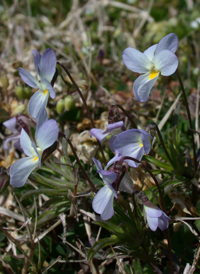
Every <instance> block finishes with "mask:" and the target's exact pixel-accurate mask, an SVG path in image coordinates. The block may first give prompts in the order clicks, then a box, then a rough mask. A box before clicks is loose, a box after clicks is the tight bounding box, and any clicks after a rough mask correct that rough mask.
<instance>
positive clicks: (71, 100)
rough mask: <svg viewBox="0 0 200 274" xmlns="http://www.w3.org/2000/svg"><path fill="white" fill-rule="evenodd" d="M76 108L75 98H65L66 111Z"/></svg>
mask: <svg viewBox="0 0 200 274" xmlns="http://www.w3.org/2000/svg"><path fill="white" fill-rule="evenodd" d="M72 106H74V98H73V97H72V96H71V95H68V96H67V97H65V109H66V110H70V109H71V108H72Z"/></svg>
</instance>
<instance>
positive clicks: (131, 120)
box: [114, 104, 137, 128]
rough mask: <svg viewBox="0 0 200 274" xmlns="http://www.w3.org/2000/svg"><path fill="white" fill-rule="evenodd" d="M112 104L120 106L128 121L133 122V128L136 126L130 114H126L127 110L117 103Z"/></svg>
mask: <svg viewBox="0 0 200 274" xmlns="http://www.w3.org/2000/svg"><path fill="white" fill-rule="evenodd" d="M114 106H115V107H118V108H120V109H121V110H122V111H123V112H124V114H125V115H126V116H127V117H128V119H129V120H130V122H131V123H132V124H133V126H134V128H137V125H136V123H135V122H134V121H133V119H132V118H131V116H130V115H129V114H128V112H127V111H126V110H125V109H124V108H123V107H122V106H120V105H118V104H116V105H114Z"/></svg>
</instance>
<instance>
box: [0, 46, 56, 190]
mask: <svg viewBox="0 0 200 274" xmlns="http://www.w3.org/2000/svg"><path fill="white" fill-rule="evenodd" d="M33 57H34V64H35V70H36V73H37V77H38V80H36V79H35V78H34V77H33V76H32V75H31V74H30V73H29V72H28V71H26V70H25V69H23V68H19V74H20V76H21V78H22V79H23V81H24V82H25V83H26V84H27V85H29V86H30V87H32V88H37V89H38V90H37V91H36V92H35V94H34V95H33V96H32V97H31V99H30V101H29V104H28V112H29V114H30V116H31V117H32V118H34V119H35V120H36V122H37V125H36V131H35V141H36V143H34V142H33V141H32V140H31V139H30V137H29V135H28V132H29V130H30V125H29V124H30V121H31V120H33V119H32V118H31V119H30V118H29V117H28V116H26V115H23V114H21V115H20V116H19V115H18V116H17V117H13V118H11V119H10V120H8V121H6V122H4V126H6V127H7V128H8V129H10V130H11V131H12V132H13V134H12V135H11V136H10V137H9V138H7V140H6V141H5V143H4V148H5V149H7V143H8V142H9V141H11V140H15V143H14V146H15V147H16V148H18V149H19V150H21V151H23V152H24V153H25V154H26V155H27V156H28V157H25V158H22V159H19V160H18V161H16V162H15V163H14V164H13V165H12V166H11V167H10V183H11V185H13V186H15V187H22V186H23V185H24V184H25V182H26V180H27V178H28V176H29V175H30V174H31V172H32V171H33V170H34V169H35V168H37V167H40V165H41V159H42V154H43V152H44V150H46V149H47V148H49V147H51V146H52V145H53V144H54V143H55V142H56V140H57V138H58V133H59V129H58V125H57V123H56V121H54V120H52V119H51V120H47V119H48V118H47V111H46V106H47V101H48V98H49V95H50V96H51V98H55V91H54V89H53V87H52V85H51V81H52V79H53V76H54V74H55V71H56V63H57V60H56V55H55V52H54V51H53V50H52V49H50V48H49V49H47V50H45V52H44V53H43V55H42V56H41V55H40V53H39V52H38V51H36V50H33Z"/></svg>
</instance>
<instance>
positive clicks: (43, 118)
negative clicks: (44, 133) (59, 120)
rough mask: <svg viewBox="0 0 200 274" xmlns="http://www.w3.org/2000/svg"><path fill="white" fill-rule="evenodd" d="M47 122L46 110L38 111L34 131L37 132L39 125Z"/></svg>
mask: <svg viewBox="0 0 200 274" xmlns="http://www.w3.org/2000/svg"><path fill="white" fill-rule="evenodd" d="M47 120H48V116H47V111H46V109H45V108H44V109H42V110H41V111H40V114H39V116H38V121H37V125H36V131H38V130H39V128H40V127H41V125H43V124H44V122H46V121H47Z"/></svg>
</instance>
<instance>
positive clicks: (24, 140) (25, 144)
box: [20, 128, 37, 156]
mask: <svg viewBox="0 0 200 274" xmlns="http://www.w3.org/2000/svg"><path fill="white" fill-rule="evenodd" d="M20 145H21V147H22V149H23V151H24V153H25V154H26V155H27V156H36V155H37V153H36V151H37V150H36V147H35V144H34V143H33V142H32V141H31V139H30V137H29V136H28V134H27V133H26V131H25V130H24V129H23V128H22V130H21V135H20Z"/></svg>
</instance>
